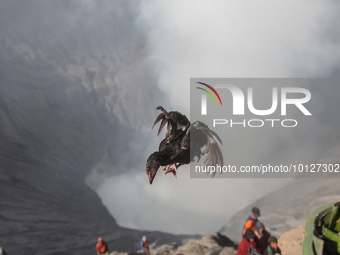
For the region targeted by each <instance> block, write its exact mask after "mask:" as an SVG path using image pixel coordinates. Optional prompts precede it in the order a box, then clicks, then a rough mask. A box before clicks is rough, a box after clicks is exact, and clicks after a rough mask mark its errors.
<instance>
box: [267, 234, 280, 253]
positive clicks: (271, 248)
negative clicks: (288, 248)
mask: <svg viewBox="0 0 340 255" xmlns="http://www.w3.org/2000/svg"><path fill="white" fill-rule="evenodd" d="M263 255H281V250H280V248H279V246H278V245H277V238H276V237H275V236H270V237H269V238H268V246H267V250H265V251H264V253H263Z"/></svg>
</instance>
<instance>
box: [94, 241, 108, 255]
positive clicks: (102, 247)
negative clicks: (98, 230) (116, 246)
mask: <svg viewBox="0 0 340 255" xmlns="http://www.w3.org/2000/svg"><path fill="white" fill-rule="evenodd" d="M105 253H106V254H109V248H108V247H107V244H106V242H105V241H104V240H103V238H101V237H99V238H98V243H97V254H98V255H100V254H105Z"/></svg>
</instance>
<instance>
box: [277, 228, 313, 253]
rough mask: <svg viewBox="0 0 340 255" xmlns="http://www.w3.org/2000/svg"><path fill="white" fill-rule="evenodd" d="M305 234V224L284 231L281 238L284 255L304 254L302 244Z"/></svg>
mask: <svg viewBox="0 0 340 255" xmlns="http://www.w3.org/2000/svg"><path fill="white" fill-rule="evenodd" d="M305 236H306V234H305V227H304V226H300V227H299V228H297V229H292V230H290V231H288V232H286V233H284V234H283V235H282V236H281V237H280V239H279V247H280V249H281V251H282V255H292V254H294V255H302V244H303V240H304V239H305Z"/></svg>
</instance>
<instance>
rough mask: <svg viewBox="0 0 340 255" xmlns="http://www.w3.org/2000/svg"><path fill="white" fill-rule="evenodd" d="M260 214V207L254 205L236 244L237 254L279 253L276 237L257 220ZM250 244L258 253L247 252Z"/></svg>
mask: <svg viewBox="0 0 340 255" xmlns="http://www.w3.org/2000/svg"><path fill="white" fill-rule="evenodd" d="M260 216H261V214H260V209H259V208H257V207H254V208H253V209H252V211H251V214H250V216H249V218H248V219H247V221H246V223H245V224H244V228H243V231H242V241H241V242H240V244H239V245H238V248H237V255H248V254H251V255H253V254H254V255H255V254H262V255H281V250H280V248H279V247H278V241H277V238H276V237H275V236H272V235H270V233H269V232H268V231H267V230H266V228H265V226H264V224H263V223H262V222H261V221H259V219H258V218H259V217H260ZM251 246H252V247H254V248H255V250H256V251H257V252H258V253H249V251H250V247H251Z"/></svg>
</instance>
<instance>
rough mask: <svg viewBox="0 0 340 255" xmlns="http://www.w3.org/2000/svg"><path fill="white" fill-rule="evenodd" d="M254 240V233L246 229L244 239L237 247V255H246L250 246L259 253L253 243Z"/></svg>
mask: <svg viewBox="0 0 340 255" xmlns="http://www.w3.org/2000/svg"><path fill="white" fill-rule="evenodd" d="M255 238H256V235H255V234H254V232H253V231H251V230H250V229H247V230H246V232H245V234H244V238H243V239H242V241H241V242H240V244H239V245H238V248H237V255H247V254H248V251H249V247H250V246H253V247H254V248H255V249H256V250H257V251H258V252H260V251H259V249H258V247H257V244H256V242H255Z"/></svg>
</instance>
